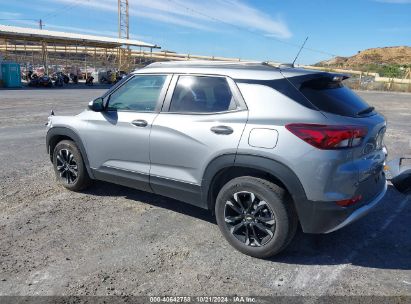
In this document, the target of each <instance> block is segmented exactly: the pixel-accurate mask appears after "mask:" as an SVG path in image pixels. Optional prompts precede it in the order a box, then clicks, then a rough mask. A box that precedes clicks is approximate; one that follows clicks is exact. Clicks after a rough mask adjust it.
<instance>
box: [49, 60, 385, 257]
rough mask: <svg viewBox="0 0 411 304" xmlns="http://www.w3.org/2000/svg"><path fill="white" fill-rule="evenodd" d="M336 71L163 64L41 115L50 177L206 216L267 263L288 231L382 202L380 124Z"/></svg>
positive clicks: (313, 228) (340, 219)
mask: <svg viewBox="0 0 411 304" xmlns="http://www.w3.org/2000/svg"><path fill="white" fill-rule="evenodd" d="M345 78H346V76H343V75H338V74H330V73H324V72H318V71H308V70H302V69H296V68H290V67H284V68H282V67H280V68H275V67H272V66H269V65H267V64H264V63H228V62H220V63H211V62H167V63H154V64H151V65H149V66H147V67H146V68H143V69H140V70H138V71H135V72H133V73H132V74H131V75H129V76H128V77H127V78H125V79H124V80H123V81H121V83H119V84H117V85H116V86H114V87H113V88H112V89H110V90H109V91H108V92H107V93H105V94H104V95H103V96H102V97H100V98H97V99H95V100H93V101H91V102H90V104H89V109H88V110H86V111H84V112H82V113H80V114H78V115H76V116H74V117H72V116H70V117H65V116H50V117H49V122H48V132H47V151H48V153H49V155H50V159H51V161H52V163H53V166H54V170H55V172H56V176H57V179H58V180H59V182H60V183H62V184H63V185H64V186H65V187H66V188H68V189H70V190H74V191H79V190H82V189H84V188H85V187H87V186H88V185H89V184H90V182H91V180H103V181H108V182H112V183H116V184H120V185H124V186H128V187H132V188H136V189H140V190H144V191H148V192H153V193H156V194H160V195H164V196H167V197H170V198H175V199H178V200H181V201H184V202H187V203H189V204H193V205H195V206H198V207H201V208H206V209H209V210H211V211H212V212H214V213H215V216H216V220H217V223H218V226H219V228H220V230H221V232H222V234H223V235H224V237H225V238H226V239H227V241H228V242H229V243H230V244H231V245H232V246H234V247H235V248H236V249H238V250H239V251H241V252H243V253H245V254H248V255H251V256H255V257H260V258H263V257H268V256H272V255H274V254H277V253H278V252H280V251H281V250H283V249H284V248H285V247H286V246H287V245H288V244H289V243H290V241H291V240H292V238H293V236H294V234H295V232H296V229H297V226H298V224H300V225H301V227H302V230H303V231H304V232H306V233H329V232H332V231H335V230H337V229H340V228H342V227H344V226H346V225H347V224H349V223H351V222H352V221H354V220H356V219H358V218H359V217H361V216H362V215H364V214H366V213H367V212H368V211H369V210H370V209H371V208H373V207H374V206H375V205H376V204H377V203H378V202H379V201H380V200H381V198H382V197H383V196H384V194H385V192H386V189H387V186H386V179H385V176H384V173H383V165H384V162H385V158H386V153H385V151H386V150H385V149H384V146H383V137H384V133H385V127H386V122H385V119H384V118H383V117H382V116H381V115H380V114H378V113H377V112H375V110H374V108H373V107H370V106H369V105H367V104H366V103H365V102H364V101H363V100H362V99H360V98H359V97H358V96H357V95H355V94H354V93H353V92H352V91H351V90H349V89H348V88H346V87H344V86H343V84H342V81H343V80H344V79H345Z"/></svg>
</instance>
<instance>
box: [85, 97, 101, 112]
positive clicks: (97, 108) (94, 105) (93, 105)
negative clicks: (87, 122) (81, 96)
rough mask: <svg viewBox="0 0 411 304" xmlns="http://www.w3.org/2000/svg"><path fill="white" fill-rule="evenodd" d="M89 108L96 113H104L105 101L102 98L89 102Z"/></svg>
mask: <svg viewBox="0 0 411 304" xmlns="http://www.w3.org/2000/svg"><path fill="white" fill-rule="evenodd" d="M88 108H89V109H90V110H92V111H94V112H102V111H104V100H103V98H102V97H99V98H96V99H94V100H92V101H90V102H89V104H88Z"/></svg>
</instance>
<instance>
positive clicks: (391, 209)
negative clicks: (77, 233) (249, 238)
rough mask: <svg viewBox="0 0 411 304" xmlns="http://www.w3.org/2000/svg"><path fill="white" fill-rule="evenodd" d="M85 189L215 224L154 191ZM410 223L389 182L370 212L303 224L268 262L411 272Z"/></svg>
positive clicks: (410, 206)
mask: <svg viewBox="0 0 411 304" xmlns="http://www.w3.org/2000/svg"><path fill="white" fill-rule="evenodd" d="M86 193H88V194H90V195H96V196H122V197H125V198H128V199H130V200H134V201H138V202H143V203H146V204H150V205H152V206H156V207H159V208H164V209H168V210H171V211H174V212H178V213H181V214H184V215H187V216H191V217H195V218H198V219H201V220H203V221H207V222H209V223H212V224H216V221H215V218H214V216H213V215H212V213H211V212H210V211H208V210H204V209H202V208H199V207H196V206H192V205H189V204H186V203H183V202H180V201H177V200H173V199H170V198H166V197H163V196H160V195H156V194H151V193H147V192H142V191H138V190H134V189H130V188H126V187H122V186H118V185H114V184H109V183H105V182H96V183H95V185H94V186H93V187H91V188H90V189H89V190H87V191H86ZM407 198H408V199H407ZM409 223H411V197H410V196H408V197H407V196H406V195H403V194H401V193H399V192H398V191H396V190H395V189H394V188H393V187H392V186H390V187H389V189H388V191H387V194H386V196H385V197H384V199H383V201H382V202H381V203H380V204H379V206H378V207H377V208H375V209H374V210H373V211H372V212H371V213H370V214H368V216H366V217H364V218H362V219H360V220H358V221H357V222H355V223H352V224H351V225H349V226H347V227H344V228H342V229H340V230H338V231H336V232H333V233H330V234H305V233H303V232H302V230H301V227H299V229H298V231H297V233H296V236H295V238H294V240H293V241H292V242H291V244H290V245H289V246H288V248H287V249H286V250H285V251H283V252H282V253H280V254H279V255H276V256H274V257H272V258H269V259H268V260H269V261H272V262H276V263H284V264H296V265H297V264H298V265H338V264H353V265H358V266H363V267H369V268H380V269H404V270H410V269H411V229H410V225H409Z"/></svg>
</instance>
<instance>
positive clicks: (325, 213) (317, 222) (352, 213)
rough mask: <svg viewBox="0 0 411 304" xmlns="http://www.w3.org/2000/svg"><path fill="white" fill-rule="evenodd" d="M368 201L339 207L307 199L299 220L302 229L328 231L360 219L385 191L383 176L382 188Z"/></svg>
mask: <svg viewBox="0 0 411 304" xmlns="http://www.w3.org/2000/svg"><path fill="white" fill-rule="evenodd" d="M380 189H381V190H380V191H378V193H377V194H376V195H375V196H374V197H373V198H372V199H371V200H369V201H368V202H365V203H363V204H361V205H360V206H353V207H340V206H338V205H337V204H335V203H334V202H312V201H307V202H306V204H307V209H308V210H309V211H308V210H307V211H308V212H306V214H305V215H306V216H308V218H305V219H304V221H301V224H302V228H303V231H304V232H306V233H330V232H333V231H336V230H338V229H341V228H343V227H345V226H347V225H349V224H350V223H352V222H354V221H356V220H358V219H360V218H361V217H363V216H364V215H366V214H367V213H368V212H370V211H371V210H372V209H373V208H374V207H375V206H377V205H378V203H379V202H380V201H381V199H382V198H383V197H384V195H385V193H386V192H387V182H386V180H385V178H384V181H383V185H382V188H380Z"/></svg>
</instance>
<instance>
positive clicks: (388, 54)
mask: <svg viewBox="0 0 411 304" xmlns="http://www.w3.org/2000/svg"><path fill="white" fill-rule="evenodd" d="M315 65H316V66H324V67H331V68H346V69H353V70H359V71H368V72H377V73H379V74H380V75H381V76H387V77H400V78H401V77H402V76H404V73H405V72H406V68H407V67H408V68H410V67H411V47H408V46H396V47H383V48H373V49H367V50H364V51H360V52H358V54H356V55H354V56H351V57H334V58H332V59H330V60H325V61H321V62H318V63H317V64H315Z"/></svg>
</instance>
